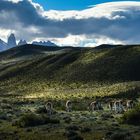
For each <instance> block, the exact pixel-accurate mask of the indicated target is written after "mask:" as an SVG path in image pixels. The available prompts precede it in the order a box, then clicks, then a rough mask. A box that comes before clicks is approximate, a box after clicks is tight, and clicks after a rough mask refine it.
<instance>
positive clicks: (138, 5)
mask: <svg viewBox="0 0 140 140" xmlns="http://www.w3.org/2000/svg"><path fill="white" fill-rule="evenodd" d="M0 19H1V20H0V32H2V31H3V30H5V32H3V35H0V37H2V38H4V37H5V36H6V35H7V34H9V31H11V32H14V33H15V34H16V37H17V38H18V39H20V38H22V39H26V40H27V41H32V40H42V39H44V40H47V39H51V40H53V41H55V42H56V43H58V44H62V45H74V46H81V45H82V46H88V45H89V46H95V45H99V44H103V43H105V44H107V43H111V44H120V43H127V44H134V43H135V44H136V43H140V41H139V38H140V32H139V25H140V2H131V1H129V2H128V1H127V2H111V3H104V4H98V5H95V6H91V7H89V8H88V9H85V10H81V11H76V10H73V11H55V10H50V11H45V10H44V9H43V7H42V6H41V5H39V4H37V3H33V2H32V1H31V0H1V1H0Z"/></svg>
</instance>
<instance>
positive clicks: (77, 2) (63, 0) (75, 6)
mask: <svg viewBox="0 0 140 140" xmlns="http://www.w3.org/2000/svg"><path fill="white" fill-rule="evenodd" d="M33 1H34V2H37V3H39V4H41V5H42V6H43V7H44V9H45V10H51V9H54V10H83V9H85V8H88V7H89V6H91V5H96V4H100V3H105V2H113V1H124V0H33ZM132 1H136V0H132ZM137 1H139V0H137Z"/></svg>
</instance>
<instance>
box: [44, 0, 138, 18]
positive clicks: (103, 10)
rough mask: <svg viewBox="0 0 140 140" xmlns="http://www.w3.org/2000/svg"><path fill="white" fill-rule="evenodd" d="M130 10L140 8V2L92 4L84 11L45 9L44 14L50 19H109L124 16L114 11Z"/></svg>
mask: <svg viewBox="0 0 140 140" xmlns="http://www.w3.org/2000/svg"><path fill="white" fill-rule="evenodd" d="M130 10H132V12H133V10H140V2H132V1H127V2H126V1H124V2H109V3H103V4H98V5H94V6H90V8H88V9H86V10H82V11H75V10H73V11H56V10H50V11H45V12H44V13H43V14H44V15H45V16H46V17H47V18H49V19H55V20H64V19H69V18H74V19H83V18H85V19H88V18H93V17H94V18H101V17H106V18H109V19H116V18H124V17H123V16H122V17H121V16H119V15H113V14H112V13H114V12H129V11H130Z"/></svg>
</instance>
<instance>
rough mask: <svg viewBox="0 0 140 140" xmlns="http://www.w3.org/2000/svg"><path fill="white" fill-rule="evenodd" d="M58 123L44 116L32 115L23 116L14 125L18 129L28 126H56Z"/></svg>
mask: <svg viewBox="0 0 140 140" xmlns="http://www.w3.org/2000/svg"><path fill="white" fill-rule="evenodd" d="M59 122H60V121H59V120H57V119H52V118H49V117H46V116H41V115H36V114H33V113H30V114H25V115H23V116H22V117H20V119H19V120H17V121H16V122H15V123H14V125H16V126H19V127H29V126H37V125H44V124H48V123H52V124H56V123H59Z"/></svg>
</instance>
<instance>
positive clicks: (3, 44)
mask: <svg viewBox="0 0 140 140" xmlns="http://www.w3.org/2000/svg"><path fill="white" fill-rule="evenodd" d="M7 48H8V46H7V43H6V42H4V41H3V40H1V39H0V51H4V50H6V49H7Z"/></svg>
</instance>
